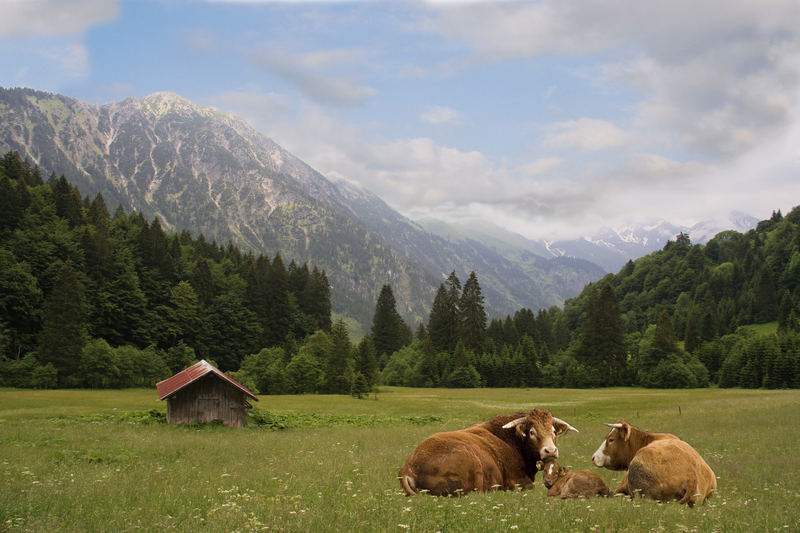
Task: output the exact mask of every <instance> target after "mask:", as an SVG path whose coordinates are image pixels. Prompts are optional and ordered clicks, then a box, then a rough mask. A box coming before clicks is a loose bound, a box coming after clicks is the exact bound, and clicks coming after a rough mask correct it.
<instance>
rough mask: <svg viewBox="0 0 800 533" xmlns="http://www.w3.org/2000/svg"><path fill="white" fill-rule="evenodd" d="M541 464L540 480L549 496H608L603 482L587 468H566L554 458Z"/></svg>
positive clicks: (564, 497)
mask: <svg viewBox="0 0 800 533" xmlns="http://www.w3.org/2000/svg"><path fill="white" fill-rule="evenodd" d="M540 464H541V470H542V482H543V483H544V486H545V487H546V488H547V495H548V496H549V497H551V498H562V499H566V498H591V497H592V496H609V495H610V494H611V493H610V491H609V490H608V487H607V486H606V484H605V482H604V481H603V480H602V479H600V476H598V475H597V474H595V473H594V472H589V471H588V470H567V469H566V468H564V467H563V466H561V465H560V464H558V461H556V460H555V459H545V460H544V461H543V462H542V463H540Z"/></svg>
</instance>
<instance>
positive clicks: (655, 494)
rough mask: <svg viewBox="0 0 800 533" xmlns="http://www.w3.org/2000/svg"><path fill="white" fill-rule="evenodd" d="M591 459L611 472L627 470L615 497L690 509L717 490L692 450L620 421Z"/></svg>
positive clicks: (708, 470)
mask: <svg viewBox="0 0 800 533" xmlns="http://www.w3.org/2000/svg"><path fill="white" fill-rule="evenodd" d="M606 425H608V426H610V427H611V428H612V429H611V432H610V433H609V434H608V436H607V437H606V440H605V441H604V442H603V444H601V445H600V448H598V449H597V451H596V452H595V453H594V455H593V456H592V462H593V463H594V464H595V465H597V466H599V467H605V468H609V469H611V470H627V472H626V473H625V476H624V477H623V478H622V481H621V482H620V485H619V487H617V490H616V491H615V493H616V494H627V495H629V496H631V497H633V496H635V495H637V494H641V495H643V496H647V497H649V498H653V499H654V500H661V501H666V500H678V501H679V502H680V503H685V504H688V505H689V507H692V506H693V505H694V504H695V503H696V502H704V501H705V500H706V498H709V497H711V495H712V494H713V493H714V491H715V490H716V489H717V479H716V477H715V476H714V472H713V471H712V470H711V468H709V466H708V465H707V464H706V462H705V461H704V460H703V458H702V457H700V454H698V453H697V452H696V451H695V450H694V448H692V447H691V446H689V445H688V444H687V443H685V442H684V441H682V440H680V439H679V438H678V437H676V436H675V435H671V434H669V433H648V432H647V431H642V430H640V429H637V428H635V427H633V426H631V425H629V424H627V423H626V422H624V421H622V420H618V421H617V422H616V423H614V424H606Z"/></svg>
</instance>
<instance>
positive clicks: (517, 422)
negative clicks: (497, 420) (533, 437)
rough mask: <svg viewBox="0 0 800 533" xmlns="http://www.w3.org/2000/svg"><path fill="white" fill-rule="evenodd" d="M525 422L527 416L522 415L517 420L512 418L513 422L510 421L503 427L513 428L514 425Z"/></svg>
mask: <svg viewBox="0 0 800 533" xmlns="http://www.w3.org/2000/svg"><path fill="white" fill-rule="evenodd" d="M523 422H525V417H524V416H521V417H519V418H517V419H516V420H512V421H511V422H509V423H508V424H506V425H505V426H503V429H511V428H513V427H517V426H518V425H520V424H522V423H523Z"/></svg>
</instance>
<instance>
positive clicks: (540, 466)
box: [536, 461, 544, 471]
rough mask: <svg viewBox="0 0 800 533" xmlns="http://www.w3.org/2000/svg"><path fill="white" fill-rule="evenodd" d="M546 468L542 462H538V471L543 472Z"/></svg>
mask: <svg viewBox="0 0 800 533" xmlns="http://www.w3.org/2000/svg"><path fill="white" fill-rule="evenodd" d="M543 468H544V463H543V462H541V461H536V470H539V471H541V470H542V469H543Z"/></svg>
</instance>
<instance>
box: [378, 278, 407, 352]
mask: <svg viewBox="0 0 800 533" xmlns="http://www.w3.org/2000/svg"><path fill="white" fill-rule="evenodd" d="M404 326H405V324H404V322H403V319H402V318H401V317H400V314H399V313H398V312H397V308H396V302H395V299H394V293H393V292H392V286H391V285H389V284H388V283H387V284H386V285H384V286H383V287H382V288H381V293H380V295H379V296H378V302H377V303H376V305H375V315H374V316H373V318H372V342H373V343H374V344H375V351H376V353H377V354H378V356H381V355H384V354H385V355H391V354H393V353H394V352H396V351H397V350H399V349H400V348H402V347H403V346H404V336H405V332H404V331H403V329H404Z"/></svg>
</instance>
